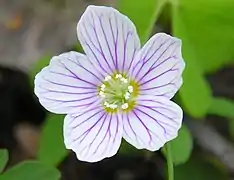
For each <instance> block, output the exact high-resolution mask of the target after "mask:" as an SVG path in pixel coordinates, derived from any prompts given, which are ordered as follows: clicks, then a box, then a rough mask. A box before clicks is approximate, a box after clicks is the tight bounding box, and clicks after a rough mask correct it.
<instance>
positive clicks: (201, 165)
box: [175, 156, 228, 180]
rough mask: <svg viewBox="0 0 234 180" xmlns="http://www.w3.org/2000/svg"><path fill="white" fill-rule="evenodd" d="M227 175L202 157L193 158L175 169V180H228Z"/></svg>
mask: <svg viewBox="0 0 234 180" xmlns="http://www.w3.org/2000/svg"><path fill="white" fill-rule="evenodd" d="M227 179H228V178H227V177H226V175H225V174H224V173H223V172H221V171H219V169H217V168H216V167H215V166H213V165H211V164H209V163H207V162H206V161H204V159H202V158H200V156H193V157H191V158H190V160H189V161H188V162H187V163H186V164H183V165H179V166H176V167H175V180H227Z"/></svg>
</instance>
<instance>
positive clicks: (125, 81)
mask: <svg viewBox="0 0 234 180" xmlns="http://www.w3.org/2000/svg"><path fill="white" fill-rule="evenodd" d="M120 80H121V81H122V82H124V83H128V80H127V79H126V78H123V77H122V78H121V79H120Z"/></svg>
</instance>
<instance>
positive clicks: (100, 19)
mask: <svg viewBox="0 0 234 180" xmlns="http://www.w3.org/2000/svg"><path fill="white" fill-rule="evenodd" d="M98 17H99V22H100V25H101V29H102V33H103V35H104V38H105V41H106V45H107V47H108V50H109V53H110V56H111V58H112V62H113V64H114V66H115V62H114V57H113V55H112V53H111V49H110V45H109V43H108V40H107V37H106V33H105V31H104V29H103V24H102V18H101V17H100V16H98Z"/></svg>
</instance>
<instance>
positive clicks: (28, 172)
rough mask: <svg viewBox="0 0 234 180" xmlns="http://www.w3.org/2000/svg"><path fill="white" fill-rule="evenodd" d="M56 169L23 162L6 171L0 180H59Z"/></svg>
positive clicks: (32, 162) (40, 164) (36, 163)
mask: <svg viewBox="0 0 234 180" xmlns="http://www.w3.org/2000/svg"><path fill="white" fill-rule="evenodd" d="M59 178H60V173H59V171H58V170H57V169H55V168H52V167H47V166H45V165H44V164H43V163H39V162H36V161H25V162H23V163H20V164H18V165H16V166H15V167H13V168H11V169H10V170H8V171H6V172H5V173H4V174H2V175H1V176H0V180H16V179H17V180H59Z"/></svg>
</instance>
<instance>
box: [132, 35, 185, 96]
mask: <svg viewBox="0 0 234 180" xmlns="http://www.w3.org/2000/svg"><path fill="white" fill-rule="evenodd" d="M184 67H185V63H184V60H183V58H182V55H181V41H180V40H179V39H177V38H174V37H171V36H169V35H166V34H164V33H158V34H156V35H154V36H153V37H152V38H151V39H150V40H149V41H148V42H147V43H146V44H145V45H144V47H143V48H142V49H141V50H140V51H139V53H138V54H137V56H136V59H135V60H134V66H133V68H132V73H131V74H132V77H133V78H134V79H136V80H137V81H139V84H140V86H141V93H142V94H147V95H157V96H165V97H168V98H172V97H173V96H174V95H175V93H176V92H177V91H178V89H179V88H180V86H181V85H182V77H181V74H182V72H183V70H184Z"/></svg>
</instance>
